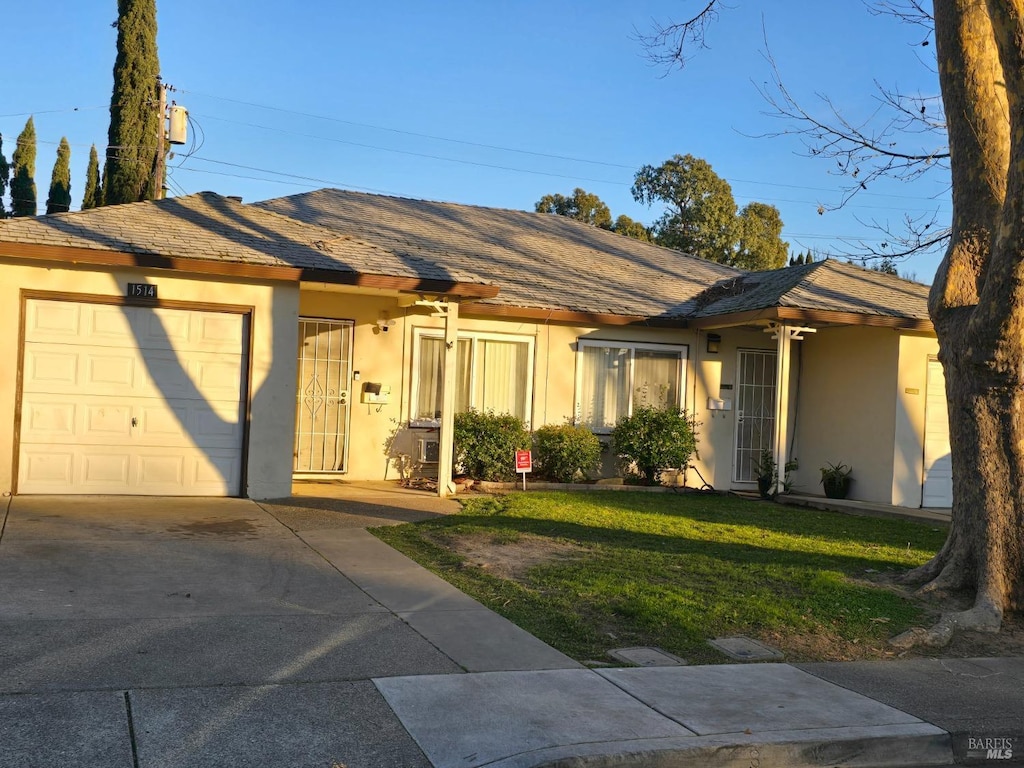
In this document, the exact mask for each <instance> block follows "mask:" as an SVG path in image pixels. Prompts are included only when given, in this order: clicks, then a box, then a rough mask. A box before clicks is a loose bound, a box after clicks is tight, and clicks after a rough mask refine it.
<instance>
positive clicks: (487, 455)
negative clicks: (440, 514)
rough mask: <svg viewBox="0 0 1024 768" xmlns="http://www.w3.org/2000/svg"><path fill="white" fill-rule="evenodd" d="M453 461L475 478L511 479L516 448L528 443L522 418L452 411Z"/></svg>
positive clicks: (525, 445)
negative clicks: (453, 418) (453, 413)
mask: <svg viewBox="0 0 1024 768" xmlns="http://www.w3.org/2000/svg"><path fill="white" fill-rule="evenodd" d="M454 437H455V465H456V466H457V467H459V468H460V469H461V470H462V471H463V472H465V473H466V474H467V475H469V476H470V477H472V478H473V479H475V480H491V481H499V480H514V479H515V476H516V467H515V452H516V451H517V450H524V449H526V448H529V447H530V433H529V432H527V431H526V427H525V426H524V425H523V422H522V419H519V418H517V417H515V416H509V415H497V414H495V413H493V412H489V413H481V412H480V411H468V412H466V413H458V414H456V415H455V433H454Z"/></svg>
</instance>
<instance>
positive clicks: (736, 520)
mask: <svg viewBox="0 0 1024 768" xmlns="http://www.w3.org/2000/svg"><path fill="white" fill-rule="evenodd" d="M373 533H374V534H375V535H376V536H378V537H380V538H381V539H383V540H384V541H386V542H387V543H389V544H391V545H392V546H394V547H395V548H396V549H399V550H400V551H402V552H404V553H406V554H407V555H409V556H410V557H412V558H413V559H414V560H416V561H417V562H419V563H421V564H423V565H425V566H426V567H428V568H430V569H431V570H433V571H434V572H436V573H438V574H440V575H441V576H442V577H443V578H445V579H446V580H448V581H449V582H451V583H452V584H454V585H455V586H457V587H459V588H460V589H462V590H463V591H465V592H467V593H468V594H470V595H472V596H473V597H475V598H477V599H478V600H480V601H481V602H482V603H484V604H485V605H487V606H488V607H490V608H492V609H493V610H495V611H497V612H498V613H500V614H502V615H504V616H506V617H507V618H509V619H510V620H512V621H513V622H515V623H516V624H518V625H520V626H521V627H523V628H525V629H527V630H528V631H530V632H532V633H533V634H535V635H537V636H538V637H540V638H541V639H543V640H545V641H547V642H548V643H550V644H551V645H553V646H555V647H556V648H559V649H560V650H562V651H563V652H564V653H567V654H568V655H570V656H572V657H573V658H575V659H578V660H580V661H588V660H607V659H606V657H605V653H606V652H607V651H608V650H609V649H611V648H617V647H625V646H633V645H654V646H658V647H661V648H664V649H666V650H668V651H670V652H672V653H675V654H677V655H680V656H683V657H685V658H687V659H688V660H690V661H691V662H708V663H714V662H722V661H725V660H726V659H725V657H724V656H721V655H719V654H718V653H717V652H716V651H714V650H713V649H712V648H710V647H709V646H707V644H706V640H707V639H709V638H713V637H716V636H721V635H732V634H746V635H749V636H752V637H758V638H761V639H764V640H766V641H768V642H770V643H772V644H773V645H776V646H777V647H781V648H782V649H783V650H784V651H785V652H786V654H787V658H788V659H789V660H810V659H837V658H858V657H872V656H879V655H884V654H885V646H884V641H885V639H886V638H888V637H890V636H892V635H893V634H896V633H897V632H900V631H902V630H903V629H906V628H907V627H909V626H911V625H912V624H914V623H917V622H918V621H919V620H921V619H922V618H923V617H922V613H921V609H920V608H919V607H918V606H916V605H915V604H914V603H913V602H912V601H910V600H908V599H907V598H905V597H903V596H901V595H900V594H899V593H898V592H896V591H894V590H892V589H888V588H886V587H884V586H882V585H880V584H874V583H872V581H879V580H882V579H884V577H885V576H886V575H890V576H891V575H892V573H893V572H898V571H903V570H905V569H907V568H909V567H911V566H915V565H919V564H921V563H923V562H925V561H926V560H927V559H928V558H929V557H930V556H931V555H932V554H934V553H935V552H936V551H937V550H938V548H939V547H940V546H941V545H942V542H943V539H944V538H945V531H944V530H940V529H939V528H937V527H932V526H928V525H922V524H919V523H912V522H905V521H898V520H885V519H877V518H860V517H852V516H847V515H842V514H838V513H831V512H818V511H812V510H806V509H800V508H794V507H784V506H781V505H776V504H770V503H766V502H758V501H748V500H745V499H739V498H735V497H730V496H719V495H703V494H701V495H697V494H693V495H675V494H653V493H629V492H608V493H526V494H512V495H508V496H502V497H495V498H486V497H480V498H471V499H469V500H468V501H467V502H466V503H465V505H464V508H463V510H462V511H461V512H460V513H459V514H457V515H452V516H450V517H445V518H437V519H434V520H429V521H426V522H421V523H415V524H409V525H400V526H396V527H389V528H377V529H374V530H373ZM470 545H472V546H473V547H474V548H475V551H474V552H473V554H472V556H471V557H468V558H467V557H466V556H465V554H460V553H465V552H466V551H467V547H469V546H470ZM548 549H557V550H558V555H559V556H556V557H546V558H541V559H540V560H541V561H540V562H539V563H538V564H535V565H532V566H531V567H529V568H527V569H525V570H524V571H523V572H521V573H515V578H512V577H501V576H500V575H496V571H497V570H500V569H498V568H496V566H495V563H497V562H498V561H500V560H502V559H511V560H513V561H514V560H516V559H517V558H518V557H520V556H521V555H524V554H529V553H531V552H538V551H539V552H540V553H541V554H542V555H543V554H544V553H545V552H547V551H548ZM492 556H493V559H494V562H491V558H492Z"/></svg>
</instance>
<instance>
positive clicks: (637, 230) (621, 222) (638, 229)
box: [612, 213, 651, 243]
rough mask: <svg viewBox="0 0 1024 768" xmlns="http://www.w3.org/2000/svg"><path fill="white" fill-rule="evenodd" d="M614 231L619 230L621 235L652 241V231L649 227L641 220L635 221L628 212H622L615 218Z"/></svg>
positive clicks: (647, 241)
mask: <svg viewBox="0 0 1024 768" xmlns="http://www.w3.org/2000/svg"><path fill="white" fill-rule="evenodd" d="M612 231H613V232H617V233H619V234H620V235H625V236H626V237H632V238H634V239H636V240H643V241H644V242H645V243H649V242H651V231H650V230H649V229H647V227H645V226H644V225H643V224H642V223H641V222H639V221H633V219H631V218H630V217H629V216H627V215H626V214H624V213H623V214H620V215H619V217H618V218H617V219H616V220H615V225H614V226H613V227H612Z"/></svg>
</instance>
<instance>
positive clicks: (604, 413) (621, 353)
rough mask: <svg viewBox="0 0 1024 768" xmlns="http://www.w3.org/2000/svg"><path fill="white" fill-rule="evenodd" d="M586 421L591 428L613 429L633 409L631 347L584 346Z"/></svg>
mask: <svg viewBox="0 0 1024 768" xmlns="http://www.w3.org/2000/svg"><path fill="white" fill-rule="evenodd" d="M580 408H581V414H580V415H581V417H582V419H583V423H584V424H586V425H588V426H589V427H590V428H591V429H610V428H612V427H614V426H615V422H617V421H618V420H619V418H620V417H622V416H625V415H626V414H627V413H628V409H629V349H628V348H623V347H595V346H589V345H588V346H585V347H583V391H582V392H581V393H580Z"/></svg>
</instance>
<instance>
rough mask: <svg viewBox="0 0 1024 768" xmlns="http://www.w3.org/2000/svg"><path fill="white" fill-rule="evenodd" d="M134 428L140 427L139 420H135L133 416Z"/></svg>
mask: <svg viewBox="0 0 1024 768" xmlns="http://www.w3.org/2000/svg"><path fill="white" fill-rule="evenodd" d="M132 426H133V427H137V426H139V420H138V419H137V418H135V417H134V416H132Z"/></svg>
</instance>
